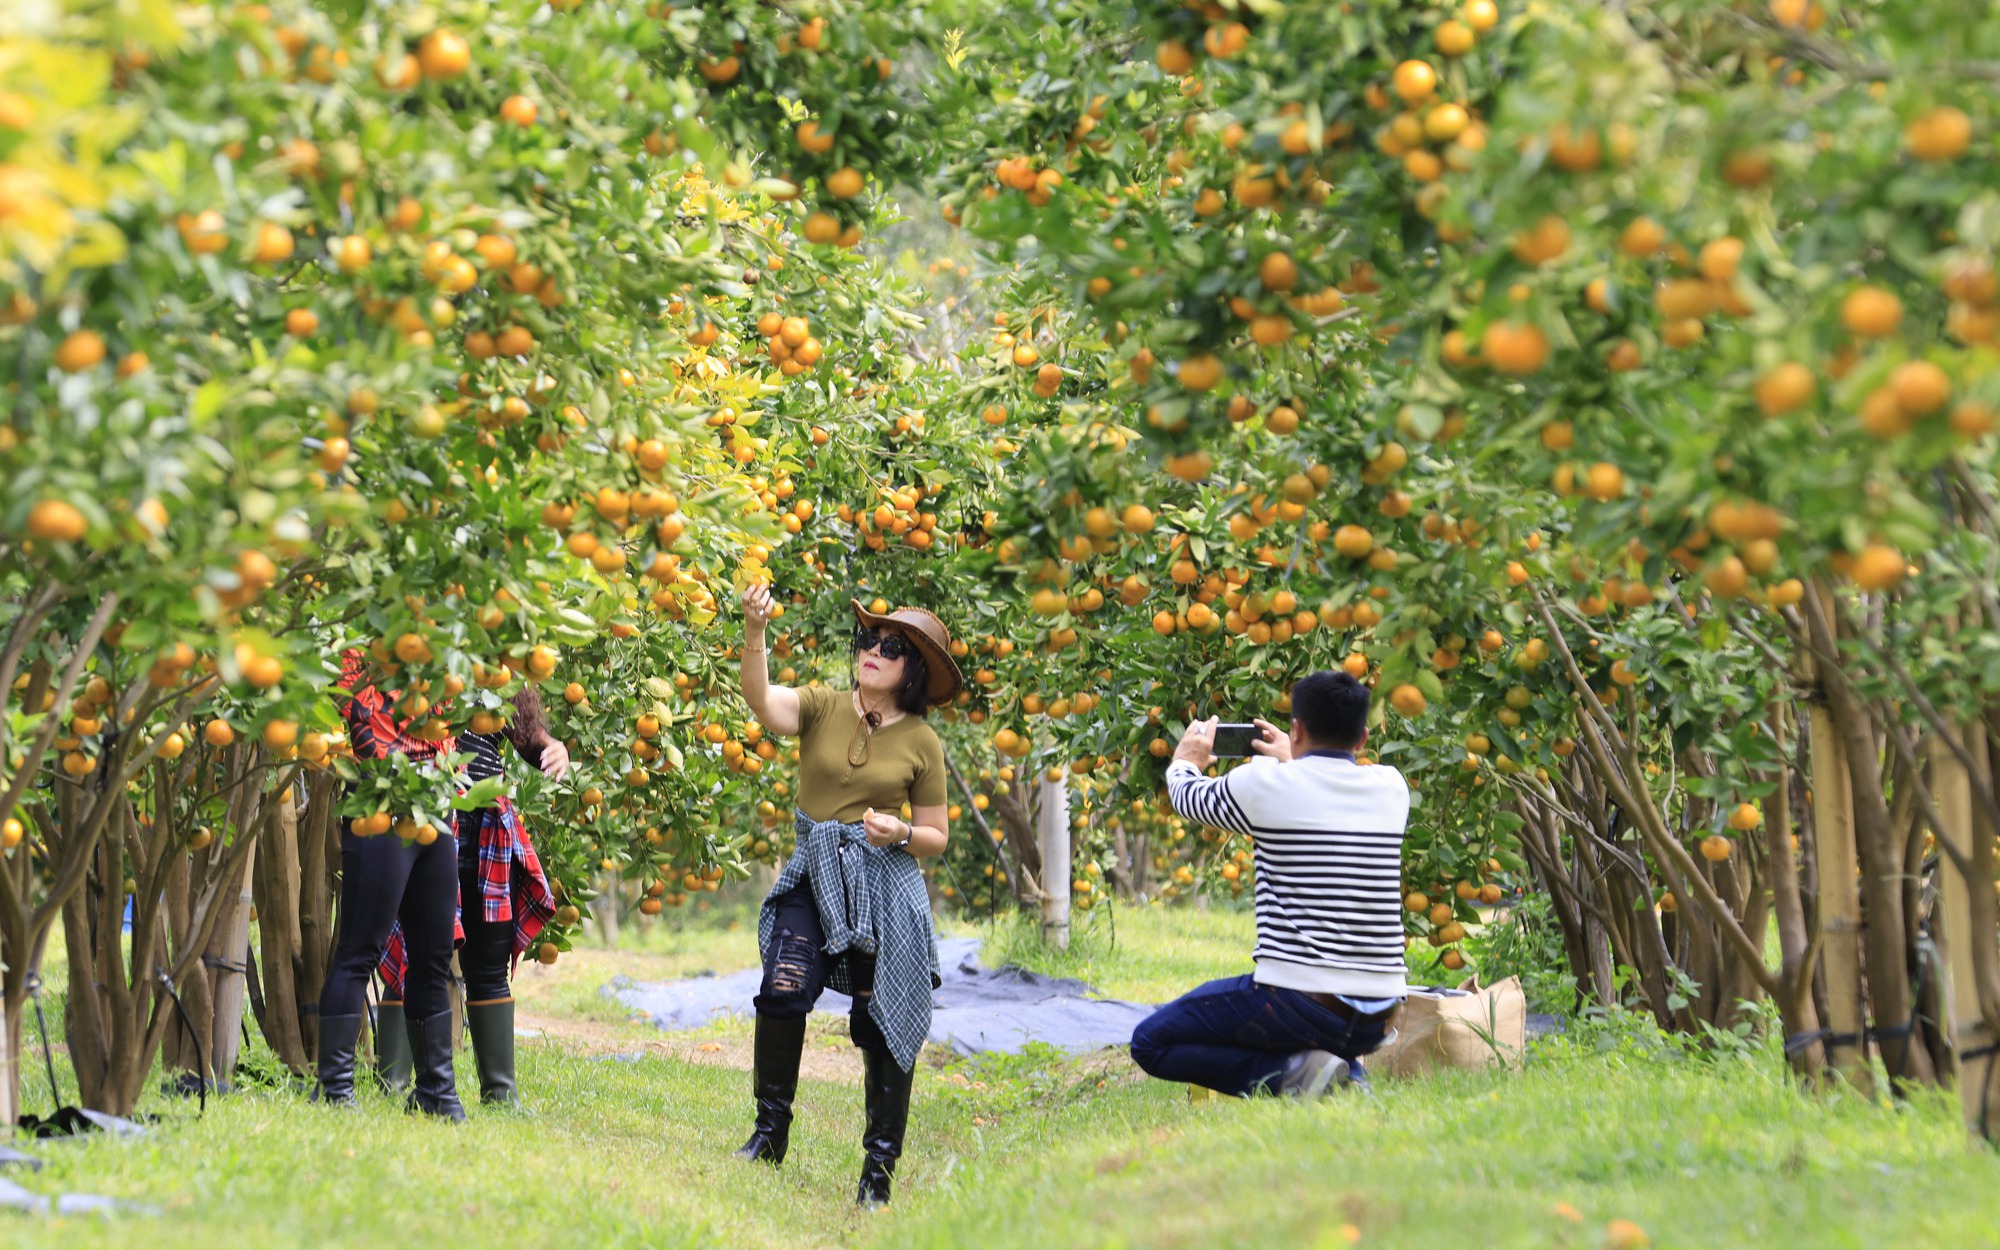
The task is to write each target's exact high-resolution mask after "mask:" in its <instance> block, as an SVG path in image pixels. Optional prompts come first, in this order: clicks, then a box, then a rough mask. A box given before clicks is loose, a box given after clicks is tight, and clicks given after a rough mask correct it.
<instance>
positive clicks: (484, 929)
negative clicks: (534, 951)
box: [458, 812, 514, 1003]
mask: <svg viewBox="0 0 2000 1250" xmlns="http://www.w3.org/2000/svg"><path fill="white" fill-rule="evenodd" d="M484 815H485V813H483V812H460V813H459V814H458V899H459V904H458V905H459V920H460V923H462V924H463V925H464V926H465V945H464V946H461V947H460V948H459V950H458V970H459V971H460V972H461V973H463V974H464V976H465V1001H466V1002H468V1003H490V1002H498V1001H500V1000H503V999H508V998H512V997H513V996H514V990H513V987H512V986H510V985H509V984H508V983H507V973H508V971H509V968H510V966H511V965H512V964H513V962H514V922H513V921H511V920H488V919H487V918H486V899H485V896H484V895H482V894H481V893H480V892H479V823H480V820H481V819H482V817H483V816H484Z"/></svg>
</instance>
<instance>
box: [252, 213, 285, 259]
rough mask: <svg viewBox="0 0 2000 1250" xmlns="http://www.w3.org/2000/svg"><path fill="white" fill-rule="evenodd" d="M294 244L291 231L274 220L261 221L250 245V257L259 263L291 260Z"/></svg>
mask: <svg viewBox="0 0 2000 1250" xmlns="http://www.w3.org/2000/svg"><path fill="white" fill-rule="evenodd" d="M294 246H295V244H294V243H293V240H292V232H291V231H289V230H287V229H285V228H284V227H283V226H281V225H279V224H277V223H276V222H273V221H266V222H260V223H258V226H257V233H256V235H255V236H254V238H253V240H252V242H251V245H250V259H251V261H252V262H253V263H255V264H259V265H275V264H277V263H278V262H279V261H281V260H290V259H291V256H292V250H293V248H294Z"/></svg>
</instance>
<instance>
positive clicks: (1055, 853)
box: [1035, 774, 1069, 951]
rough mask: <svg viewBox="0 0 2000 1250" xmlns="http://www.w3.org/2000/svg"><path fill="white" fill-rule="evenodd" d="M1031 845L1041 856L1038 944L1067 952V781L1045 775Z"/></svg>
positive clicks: (1066, 779)
mask: <svg viewBox="0 0 2000 1250" xmlns="http://www.w3.org/2000/svg"><path fill="white" fill-rule="evenodd" d="M1037 784H1038V785H1039V786H1040V787H1041V795H1040V798H1041V805H1040V813H1039V815H1038V816H1037V818H1036V829H1035V841H1036V843H1037V844H1038V845H1039V846H1040V848H1041V852H1042V941H1043V942H1044V943H1046V944H1047V945H1050V946H1053V947H1055V948H1056V949H1057V950H1059V951H1066V950H1068V949H1069V777H1068V775H1067V774H1065V775H1063V776H1062V777H1061V778H1059V779H1058V780H1055V781H1050V780H1049V779H1048V778H1047V776H1046V775H1045V776H1044V777H1043V778H1042V779H1041V781H1040V782H1038V783H1037Z"/></svg>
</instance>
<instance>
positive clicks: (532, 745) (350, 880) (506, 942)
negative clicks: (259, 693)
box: [318, 651, 569, 1120]
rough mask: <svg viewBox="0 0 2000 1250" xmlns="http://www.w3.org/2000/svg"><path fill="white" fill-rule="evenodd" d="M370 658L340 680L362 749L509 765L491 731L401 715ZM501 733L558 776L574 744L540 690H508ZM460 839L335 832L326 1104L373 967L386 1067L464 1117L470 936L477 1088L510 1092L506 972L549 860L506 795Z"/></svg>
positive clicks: (510, 1006) (433, 1107)
mask: <svg viewBox="0 0 2000 1250" xmlns="http://www.w3.org/2000/svg"><path fill="white" fill-rule="evenodd" d="M366 663H367V662H366V658H365V657H364V656H363V655H362V653H361V652H359V651H350V652H349V653H347V654H346V655H345V656H343V657H342V661H341V681H340V685H341V688H342V689H344V690H348V691H350V692H352V697H351V698H350V699H349V701H348V705H347V708H346V712H345V715H346V719H347V725H348V733H349V738H350V741H351V742H352V745H353V749H354V755H355V758H357V759H360V760H380V759H385V758H387V757H388V756H390V755H392V754H402V755H408V756H410V757H411V758H413V759H417V760H428V759H432V758H435V757H437V756H439V755H451V754H457V753H464V754H467V755H469V756H470V762H469V763H468V764H467V766H466V777H467V779H468V783H477V782H479V781H482V780H485V779H486V778H488V777H497V776H499V775H500V774H501V771H502V769H503V765H502V762H501V757H500V750H499V737H500V735H497V734H467V735H465V736H464V737H462V738H442V739H438V740H435V741H432V740H427V739H424V738H420V737H417V736H415V735H414V734H412V732H411V727H410V725H409V723H408V721H407V720H398V719H397V718H396V716H395V714H394V710H393V709H394V704H395V700H396V697H397V693H398V692H388V693H385V692H383V691H381V690H379V689H377V688H376V687H375V686H374V685H373V684H371V683H369V682H368V681H367V680H366V677H367V674H366ZM514 709H515V717H514V721H513V723H512V724H511V725H510V726H509V727H508V728H507V730H506V731H504V732H505V736H506V737H507V738H508V740H509V741H511V742H512V743H513V744H514V747H515V749H516V750H518V751H519V752H520V753H521V754H522V756H523V757H524V758H527V759H529V760H530V761H531V762H533V763H535V764H537V765H538V766H539V767H540V768H541V769H542V771H543V772H544V773H545V774H547V775H549V776H551V777H554V778H558V779H559V778H561V777H562V776H563V774H564V773H566V772H567V771H568V768H569V753H568V751H567V750H566V749H565V748H564V747H563V745H562V744H561V743H560V742H557V741H555V740H554V739H552V738H551V737H549V735H548V731H547V728H546V726H545V724H544V722H543V720H542V714H541V701H540V699H539V697H537V696H536V694H535V692H534V689H533V688H532V687H529V688H527V689H525V690H523V691H522V692H521V693H520V694H519V695H517V696H515V699H514ZM454 832H455V835H456V836H454V837H452V838H449V839H447V838H444V837H437V838H434V839H433V840H432V841H431V842H430V843H428V844H424V843H419V842H417V841H415V840H412V841H409V842H405V841H404V840H402V839H400V838H389V837H381V836H362V835H360V834H357V833H356V832H355V831H354V822H349V824H348V826H347V827H345V828H343V830H342V831H341V888H340V919H339V923H338V927H337V929H336V932H335V939H334V955H333V961H332V965H331V967H329V969H328V971H327V979H326V983H325V986H324V987H323V988H322V990H321V994H320V1020H319V1043H320V1044H319V1092H318V1096H319V1097H320V1098H321V1099H323V1100H324V1101H327V1102H332V1103H337V1104H339V1103H351V1102H352V1101H353V1099H354V1054H355V1048H356V1044H357V1043H358V1041H359V1038H360V1033H361V1026H362V1023H363V1018H364V1017H363V1013H364V1011H365V1008H366V998H365V990H366V986H367V983H368V977H369V975H370V974H371V973H373V972H374V971H375V970H376V969H377V968H378V966H379V967H380V969H381V971H382V974H383V983H384V992H383V997H382V1006H381V1010H380V1013H379V1015H378V1019H377V1029H376V1053H377V1063H378V1068H379V1070H380V1071H381V1073H382V1075H383V1077H384V1080H385V1081H386V1083H388V1084H389V1085H390V1086H391V1087H392V1088H399V1087H400V1086H401V1085H402V1084H403V1083H404V1082H405V1081H408V1082H409V1084H410V1105H411V1106H412V1107H413V1108H416V1109H419V1110H423V1111H426V1112H429V1113H431V1114H433V1115H438V1116H442V1117H444V1118H447V1119H450V1120H463V1119H464V1118H465V1109H464V1107H463V1105H462V1104H461V1103H460V1101H459V1098H458V1090H457V1082H456V1080H455V1078H454V1075H453V1072H452V1062H451V1054H452V1047H451V1043H452V1030H451V1004H450V998H449V996H448V987H449V983H450V977H451V956H452V951H453V949H454V948H456V947H458V946H460V945H463V948H464V949H463V952H462V954H461V956H460V966H461V968H462V969H463V971H464V973H465V980H466V999H467V1002H466V1017H467V1021H468V1023H469V1024H470V1026H471V1028H472V1039H473V1051H474V1054H475V1055H476V1057H477V1059H478V1064H479V1073H480V1092H481V1095H482V1097H483V1098H484V1100H485V1101H488V1102H512V1101H514V1096H515V1095H514V1088H515V1085H514V1018H513V1017H514V1000H513V996H512V991H511V989H510V987H509V985H508V973H509V971H510V969H511V966H512V963H513V960H514V958H515V957H516V956H517V955H518V954H519V952H520V951H521V950H523V949H525V948H526V946H527V943H528V942H529V941H531V940H532V939H533V938H534V936H535V934H536V933H538V932H539V931H540V930H541V928H542V926H543V925H545V924H546V923H547V922H548V919H549V917H550V916H552V915H553V914H554V912H555V900H554V898H553V896H552V895H551V894H550V891H549V888H548V881H547V879H546V878H545V877H544V875H543V873H542V868H541V862H540V860H539V859H538V858H537V857H536V855H535V851H534V846H533V844H532V843H531V842H530V841H529V840H528V835H527V831H526V828H525V826H523V824H522V822H521V819H520V815H519V813H518V812H517V811H516V810H515V809H514V806H513V804H512V803H510V802H508V801H507V800H506V799H504V798H502V799H500V800H498V801H497V802H496V803H495V804H494V806H492V807H488V808H482V809H479V810H477V811H470V812H463V813H460V815H459V818H458V825H457V828H456V830H455V831H454Z"/></svg>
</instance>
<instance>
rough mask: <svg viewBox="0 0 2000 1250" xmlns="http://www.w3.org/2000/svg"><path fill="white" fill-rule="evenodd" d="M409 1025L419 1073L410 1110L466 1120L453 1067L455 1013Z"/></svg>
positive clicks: (416, 1021) (411, 1045)
mask: <svg viewBox="0 0 2000 1250" xmlns="http://www.w3.org/2000/svg"><path fill="white" fill-rule="evenodd" d="M408 1024H409V1035H410V1055H411V1057H412V1063H411V1066H412V1069H413V1072H414V1076H415V1079H414V1080H413V1081H412V1083H411V1085H410V1101H409V1109H410V1110H412V1111H421V1112H423V1113H424V1114H426V1115H434V1116H437V1117H438V1118H439V1119H442V1120H450V1121H452V1122H453V1123H454V1124H462V1123H464V1122H465V1106H464V1104H463V1103H461V1102H459V1101H458V1078H457V1076H456V1075H455V1074H454V1073H453V1072H452V1068H451V1043H452V1040H453V1030H452V1019H451V1012H450V1011H448V1010H447V1011H440V1012H438V1013H437V1014H436V1015H434V1016H432V1017H430V1018H429V1019H427V1020H410V1021H409V1022H408Z"/></svg>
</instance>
